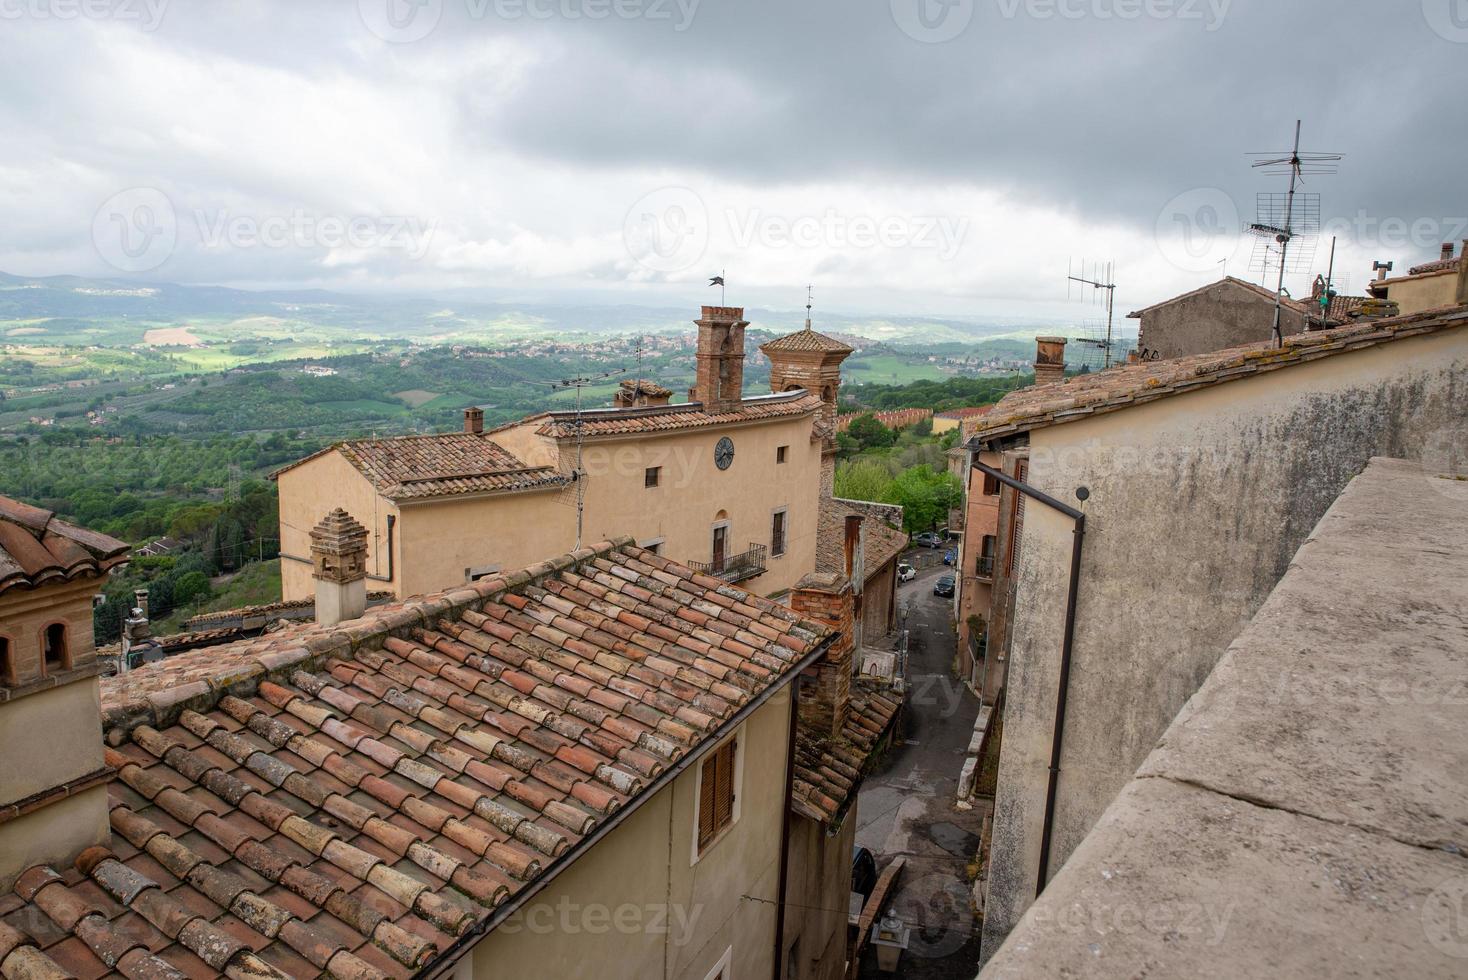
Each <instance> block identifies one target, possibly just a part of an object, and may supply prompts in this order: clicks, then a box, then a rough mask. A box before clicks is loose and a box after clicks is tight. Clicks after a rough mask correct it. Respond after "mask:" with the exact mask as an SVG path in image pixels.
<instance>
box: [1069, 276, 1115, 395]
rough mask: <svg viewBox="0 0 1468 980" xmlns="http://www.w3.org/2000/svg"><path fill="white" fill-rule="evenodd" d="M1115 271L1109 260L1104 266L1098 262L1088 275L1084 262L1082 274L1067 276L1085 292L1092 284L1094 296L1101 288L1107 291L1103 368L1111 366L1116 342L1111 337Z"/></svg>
mask: <svg viewBox="0 0 1468 980" xmlns="http://www.w3.org/2000/svg"><path fill="white" fill-rule="evenodd" d="M1113 272H1114V270H1113V268H1112V263H1110V262H1107V263H1106V264H1105V266H1102V265H1101V263H1099V262H1098V263H1097V264H1096V267H1095V269H1094V270H1093V271H1092V274H1091V275H1090V276H1087V275H1086V264H1085V263H1084V262H1082V263H1081V274H1080V275H1078V276H1077V275H1070V276H1067V279H1068V281H1069V282H1075V283H1080V285H1081V290H1082V292H1083V293H1084V291H1085V287H1087V286H1090V287H1091V288H1092V290H1094V292H1092V294H1091V295H1092V296H1096V295H1097V294H1098V293H1099V292H1100V291H1101V290H1105V291H1106V343H1105V346H1104V347H1103V351H1104V356H1103V362H1104V363H1103V365H1102V369H1103V370H1105V369H1106V368H1109V367H1111V348H1112V345H1113V343H1114V341H1113V340H1112V339H1111V318H1112V316H1113V314H1114V313H1115V311H1116V280H1115V278H1114V276H1113V274H1112V273H1113ZM1068 288H1069V287H1067V289H1068Z"/></svg>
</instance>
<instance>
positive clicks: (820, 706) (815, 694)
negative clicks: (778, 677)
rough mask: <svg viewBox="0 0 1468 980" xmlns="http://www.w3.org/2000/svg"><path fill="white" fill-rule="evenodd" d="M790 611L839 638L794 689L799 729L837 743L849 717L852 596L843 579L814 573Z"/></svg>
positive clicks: (853, 646)
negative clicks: (797, 694)
mask: <svg viewBox="0 0 1468 980" xmlns="http://www.w3.org/2000/svg"><path fill="white" fill-rule="evenodd" d="M858 520H860V519H859V518H858ZM790 608H791V609H792V610H794V611H795V613H796V615H798V616H802V617H804V618H806V619H808V620H811V621H813V622H817V623H821V624H823V625H825V626H830V627H831V628H833V629H835V630H837V631H838V633H839V635H838V636H837V637H836V638H835V639H834V640H833V641H832V642H831V645H830V646H829V647H828V648H827V649H826V655H825V656H824V657H822V658H821V659H820V660H818V661H816V663H815V664H813V665H811V666H810V667H808V668H807V669H806V672H805V674H804V675H802V676H801V680H800V687H799V691H800V695H799V696H800V704H799V714H800V726H801V728H802V729H803V730H805V731H806V732H809V733H810V734H812V735H814V736H816V737H817V738H820V739H828V738H839V737H840V736H841V730H842V728H844V727H845V726H846V719H847V717H848V716H849V715H850V714H851V675H852V669H853V663H854V661H855V652H856V638H855V633H854V628H855V624H856V595H855V594H854V593H853V592H852V589H851V582H850V581H849V580H848V579H847V578H846V577H845V576H842V575H838V574H836V573H834V572H830V573H821V572H816V573H814V574H811V575H807V576H806V577H805V578H803V579H801V580H800V581H799V582H797V583H796V585H795V588H794V590H792V591H791V593H790Z"/></svg>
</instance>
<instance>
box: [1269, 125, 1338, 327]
mask: <svg viewBox="0 0 1468 980" xmlns="http://www.w3.org/2000/svg"><path fill="white" fill-rule="evenodd" d="M1251 156H1253V157H1255V158H1256V159H1255V160H1254V163H1253V166H1254V169H1255V170H1262V171H1263V172H1264V173H1266V174H1276V175H1281V176H1282V175H1284V174H1289V178H1290V185H1289V190H1288V191H1287V192H1285V194H1283V195H1279V194H1260V195H1259V220H1258V221H1256V222H1255V223H1254V224H1252V225H1250V226H1249V230H1250V231H1251V232H1253V233H1254V234H1256V235H1258V236H1259V237H1260V238H1261V239H1262V240H1261V242H1260V245H1261V246H1262V247H1263V252H1262V255H1263V259H1264V272H1265V274H1266V275H1267V274H1268V272H1269V261H1270V255H1271V253H1272V252H1273V248H1272V247H1271V245H1270V242H1271V241H1272V242H1274V243H1275V244H1276V245H1278V246H1279V278H1278V280H1277V282H1276V283H1275V289H1274V330H1273V337H1274V346H1275V347H1280V346H1282V345H1283V344H1284V337H1283V335H1282V334H1281V333H1280V323H1279V317H1280V309H1281V305H1282V303H1283V300H1284V277H1285V272H1286V271H1287V270H1288V269H1289V267H1290V242H1291V241H1292V240H1293V239H1294V238H1296V237H1297V236H1300V235H1302V234H1308V235H1314V234H1318V233H1319V231H1320V195H1319V194H1307V195H1305V197H1304V199H1303V200H1302V201H1300V202H1299V210H1298V211H1297V210H1296V200H1295V197H1296V192H1297V190H1298V188H1299V185H1300V184H1302V183H1304V178H1305V177H1307V176H1315V175H1318V174H1333V173H1336V172H1337V170H1339V169H1340V168H1339V167H1338V166H1337V164H1339V163H1340V161H1341V158H1342V154H1339V153H1302V152H1300V120H1298V119H1296V120H1295V145H1294V148H1293V149H1292V150H1291V151H1290V153H1289V155H1288V156H1279V155H1278V154H1270V153H1254V154H1251ZM1313 251H1314V250H1313V246H1311V247H1306V248H1303V249H1302V250H1301V251H1300V253H1299V258H1297V259H1296V262H1297V263H1298V262H1299V261H1300V259H1305V260H1306V262H1307V264H1308V259H1306V256H1307V255H1310V254H1313ZM1256 254H1259V253H1258V252H1257V251H1256Z"/></svg>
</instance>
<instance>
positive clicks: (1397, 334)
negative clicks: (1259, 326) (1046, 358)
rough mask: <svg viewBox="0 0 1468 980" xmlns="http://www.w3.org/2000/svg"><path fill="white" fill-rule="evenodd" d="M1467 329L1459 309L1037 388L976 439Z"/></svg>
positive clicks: (986, 423) (1000, 411)
mask: <svg viewBox="0 0 1468 980" xmlns="http://www.w3.org/2000/svg"><path fill="white" fill-rule="evenodd" d="M1465 326H1468V306H1459V307H1453V308H1449V309H1442V310H1430V311H1427V312H1423V313H1415V314H1413V315H1411V316H1404V317H1396V318H1394V319H1390V320H1361V321H1357V322H1356V323H1354V324H1352V325H1350V326H1345V327H1336V328H1334V329H1330V330H1319V331H1314V332H1311V333H1304V334H1296V335H1293V336H1288V337H1285V338H1284V343H1283V345H1282V346H1281V347H1279V348H1275V347H1274V345H1273V344H1272V343H1270V342H1269V341H1263V342H1260V343H1255V344H1245V345H1243V346H1240V347H1230V348H1227V349H1225V350H1219V351H1211V352H1209V353H1207V354H1194V355H1190V356H1188V357H1178V358H1173V359H1171V360H1166V361H1144V362H1142V363H1140V364H1127V365H1122V366H1119V367H1114V368H1111V369H1109V370H1106V371H1099V372H1096V373H1095V374H1088V375H1081V376H1078V377H1075V378H1068V379H1066V381H1065V383H1064V384H1049V385H1039V386H1031V387H1029V388H1024V389H1022V390H1020V391H1016V392H1013V393H1011V394H1009V395H1006V396H1005V397H1004V398H1003V399H1002V400H1001V401H1000V402H999V404H998V405H996V406H995V408H994V411H993V412H991V413H990V414H989V415H988V416H986V417H985V418H984V419H983V421H982V422H980V423H979V424H978V425H977V426H976V427H975V431H974V438H976V439H979V440H981V441H988V440H990V439H996V438H1003V437H1005V436H1010V435H1014V434H1016V433H1020V432H1026V431H1029V430H1030V429H1036V428H1043V427H1046V426H1050V425H1059V424H1061V423H1064V422H1072V421H1075V420H1076V419H1081V418H1085V417H1087V416H1090V415H1098V414H1101V413H1103V412H1113V411H1116V410H1118V409H1121V408H1125V407H1127V406H1128V405H1139V404H1142V403H1143V402H1149V401H1155V400H1157V399H1159V398H1166V397H1168V396H1170V395H1177V394H1181V393H1183V392H1186V391H1193V390H1195V389H1198V388H1203V387H1207V386H1210V385H1216V384H1223V383H1225V382H1229V381H1238V380H1240V379H1242V378H1248V377H1253V376H1254V375H1258V374H1264V373H1266V372H1269V371H1277V370H1280V369H1282V368H1288V367H1291V366H1293V365H1296V364H1304V363H1307V362H1309V361H1314V360H1319V359H1320V358H1322V357H1331V356H1333V355H1336V354H1341V353H1345V352H1346V351H1353V350H1360V349H1361V348H1364V347H1376V346H1378V345H1380V344H1386V343H1391V342H1393V341H1396V340H1402V339H1405V338H1407V337H1415V336H1418V335H1420V334H1427V333H1437V332H1439V331H1443V330H1456V329H1461V328H1463V327H1465Z"/></svg>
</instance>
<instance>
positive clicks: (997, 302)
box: [0, 0, 1468, 319]
mask: <svg viewBox="0 0 1468 980" xmlns="http://www.w3.org/2000/svg"><path fill="white" fill-rule="evenodd" d="M1465 64H1468V2H1465V0H1389V2H1388V0H1381V2H1374V3H1370V4H1365V3H1351V4H1343V3H1340V2H1338V0H1290V2H1280V0H360V2H358V0H283V2H279V3H276V2H268V0H254V2H252V0H0V132H3V133H4V134H5V140H4V144H5V151H4V153H3V154H0V226H3V228H4V232H3V234H0V270H4V271H7V272H11V273H18V274H24V275H47V274H58V273H76V274H82V275H107V276H119V277H127V278H138V279H145V280H146V279H151V280H164V281H176V282H189V283H218V284H226V285H235V286H245V287H252V286H288V285H289V286H295V285H299V286H322V287H328V288H338V289H351V290H397V291H415V292H445V293H446V292H448V291H450V290H454V289H461V288H469V289H476V290H481V291H484V292H485V294H486V295H493V296H498V297H504V298H510V299H514V298H523V299H542V300H543V299H548V298H559V299H564V300H572V301H577V300H580V301H585V302H614V303H649V302H653V303H657V304H659V305H664V304H682V303H687V302H690V298H691V301H694V302H696V301H697V300H699V299H707V297H708V293H707V291H706V290H705V289H704V287H703V285H702V284H703V282H704V279H705V277H707V276H709V275H711V274H715V273H717V272H719V271H720V270H726V274H727V278H728V281H729V285H730V293H729V301H730V302H731V303H733V302H736V301H737V302H742V303H746V304H749V305H763V306H773V307H781V308H793V307H796V306H799V305H801V304H802V303H803V301H804V291H805V285H806V284H807V283H814V284H815V286H816V293H817V303H818V306H819V305H820V304H824V305H825V306H826V307H827V308H829V309H833V310H841V311H844V312H849V313H873V314H877V313H928V314H953V315H964V314H967V315H975V316H985V317H991V316H1066V317H1071V318H1077V319H1079V318H1081V317H1088V318H1089V317H1094V316H1095V315H1096V313H1095V312H1094V311H1093V310H1090V309H1086V308H1083V307H1079V306H1078V304H1076V303H1072V302H1067V292H1066V284H1065V279H1066V275H1067V272H1068V270H1070V269H1078V268H1079V267H1080V264H1081V263H1082V262H1085V263H1086V267H1087V270H1088V271H1089V270H1090V268H1091V267H1092V265H1093V264H1094V263H1096V262H1102V261H1110V262H1112V263H1114V265H1115V270H1116V272H1115V278H1116V281H1117V282H1118V284H1119V287H1118V293H1117V305H1118V307H1123V308H1125V309H1122V310H1119V312H1125V310H1126V309H1135V308H1137V307H1140V306H1142V305H1145V304H1146V303H1148V302H1151V301H1154V300H1156V299H1159V298H1163V297H1165V296H1167V295H1170V294H1172V293H1174V292H1176V291H1179V290H1183V289H1188V288H1192V287H1194V286H1197V285H1200V284H1202V283H1203V282H1206V281H1208V280H1209V279H1212V278H1216V277H1217V276H1218V275H1219V273H1220V272H1221V271H1222V270H1223V269H1224V268H1226V269H1227V271H1228V272H1229V273H1230V274H1236V275H1240V276H1248V277H1250V278H1254V279H1256V280H1257V279H1259V278H1260V272H1259V270H1258V268H1257V266H1253V265H1252V264H1251V258H1252V257H1253V256H1252V252H1253V247H1252V245H1251V242H1250V241H1249V240H1248V239H1247V238H1246V237H1241V236H1240V235H1239V226H1240V223H1241V222H1243V223H1248V222H1249V221H1252V220H1253V219H1254V217H1255V211H1256V194H1257V193H1258V192H1261V191H1281V190H1283V189H1284V179H1283V178H1281V177H1267V176H1264V175H1261V174H1260V173H1258V172H1256V171H1252V170H1251V168H1250V159H1251V158H1250V157H1249V156H1248V154H1249V153H1250V152H1251V151H1270V150H1284V149H1287V147H1288V144H1289V141H1290V139H1291V137H1292V135H1293V127H1294V122H1295V119H1296V118H1302V119H1303V120H1304V146H1305V148H1306V149H1309V150H1317V151H1334V152H1339V153H1343V154H1345V159H1344V161H1343V162H1342V163H1341V165H1340V170H1339V173H1338V174H1336V175H1333V176H1321V177H1317V178H1313V179H1311V180H1310V181H1309V183H1308V185H1307V187H1306V190H1307V191H1312V192H1318V193H1319V194H1320V203H1321V207H1320V213H1321V218H1322V219H1323V223H1324V224H1325V226H1326V235H1327V244H1326V245H1322V246H1321V247H1320V248H1319V249H1318V254H1317V256H1316V260H1315V267H1316V269H1317V270H1318V271H1323V269H1324V265H1325V259H1326V251H1327V249H1328V236H1329V235H1330V234H1332V233H1334V234H1336V235H1338V236H1339V239H1340V247H1339V252H1338V255H1337V270H1338V272H1340V273H1342V274H1343V275H1344V278H1345V280H1346V285H1347V286H1348V287H1353V288H1355V289H1356V290H1357V291H1359V289H1360V288H1361V287H1362V286H1363V285H1364V282H1365V281H1366V279H1368V278H1369V276H1370V264H1371V261H1372V260H1373V259H1378V258H1380V259H1391V260H1395V261H1396V263H1397V268H1398V269H1399V270H1400V269H1402V268H1404V267H1405V266H1406V265H1408V264H1411V263H1415V262H1420V261H1425V260H1428V259H1432V258H1435V257H1436V255H1437V249H1438V242H1439V241H1441V240H1445V239H1447V238H1455V239H1461V238H1463V237H1468V227H1465V224H1468V219H1465V218H1464V217H1463V215H1465V213H1468V194H1465V193H1464V180H1463V175H1464V173H1465V154H1464V151H1465V146H1468V118H1465V116H1468V111H1465V109H1464V103H1463V97H1462V84H1463V81H1464V72H1463V68H1464V65H1465ZM1220 260H1226V266H1225V265H1224V264H1222V263H1221V262H1220ZM1309 278H1310V275H1309V273H1306V272H1304V271H1301V272H1300V273H1298V274H1296V275H1292V276H1290V277H1289V278H1288V280H1287V281H1288V283H1289V285H1290V286H1291V287H1292V289H1293V290H1294V291H1295V292H1296V293H1298V292H1299V291H1300V290H1302V289H1308V281H1309Z"/></svg>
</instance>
